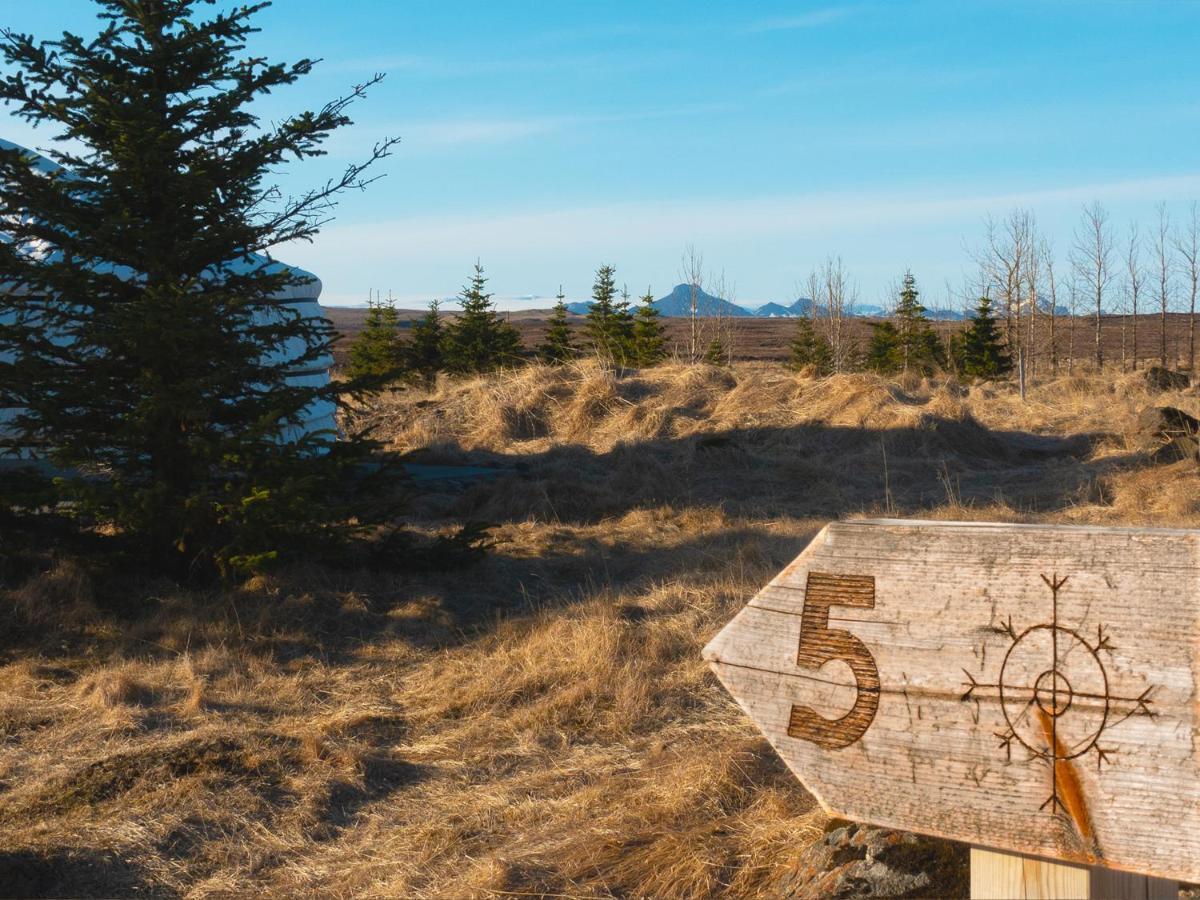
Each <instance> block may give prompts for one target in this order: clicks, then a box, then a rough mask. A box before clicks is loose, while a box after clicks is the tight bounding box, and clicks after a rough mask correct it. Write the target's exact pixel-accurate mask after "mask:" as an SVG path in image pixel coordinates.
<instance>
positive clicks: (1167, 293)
mask: <svg viewBox="0 0 1200 900" xmlns="http://www.w3.org/2000/svg"><path fill="white" fill-rule="evenodd" d="M1170 233H1171V216H1170V214H1169V213H1168V212H1167V204H1165V203H1160V204H1158V228H1157V229H1156V231H1155V232H1154V262H1155V275H1156V276H1157V281H1158V315H1159V319H1158V364H1159V365H1160V366H1163V367H1165V366H1166V365H1167V312H1168V310H1170V308H1171V292H1172V288H1173V284H1172V281H1171V275H1172V274H1173V273H1172V269H1173V265H1172V259H1171V250H1170V247H1169V246H1168V240H1169V235H1170Z"/></svg>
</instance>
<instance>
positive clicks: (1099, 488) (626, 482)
mask: <svg viewBox="0 0 1200 900" xmlns="http://www.w3.org/2000/svg"><path fill="white" fill-rule="evenodd" d="M1151 403H1154V404H1160V405H1162V404H1166V405H1174V406H1178V407H1180V408H1182V409H1185V410H1186V411H1189V412H1192V413H1197V412H1200V409H1198V404H1200V398H1198V397H1197V396H1195V395H1192V394H1188V393H1179V394H1165V395H1161V394H1159V395H1150V394H1148V393H1146V391H1145V388H1144V384H1143V383H1142V382H1141V381H1140V376H1138V375H1130V376H1128V377H1124V376H1121V377H1116V378H1110V379H1107V380H1100V379H1097V378H1096V377H1095V376H1091V375H1080V376H1075V377H1072V378H1059V379H1057V380H1053V381H1048V382H1045V383H1033V384H1031V385H1030V387H1029V392H1028V398H1027V399H1026V401H1025V402H1023V403H1022V402H1021V400H1020V398H1019V397H1018V396H1017V393H1016V390H1015V389H1014V387H1013V386H1012V385H1010V384H972V385H970V386H969V387H963V386H962V385H959V384H957V383H956V382H954V381H953V380H949V379H936V378H935V379H927V378H918V377H912V378H910V379H907V380H906V381H905V382H904V383H903V384H899V383H896V382H891V381H888V380H886V379H883V378H880V377H878V376H874V375H869V374H855V375H838V376H832V377H829V378H821V379H813V378H807V377H804V376H803V375H796V374H795V373H791V372H788V371H786V370H784V369H783V368H782V367H779V366H769V365H747V366H738V367H736V368H734V369H732V370H730V369H723V368H714V367H705V366H691V367H689V366H663V367H659V368H655V369H651V370H646V371H641V372H636V371H621V370H616V369H613V368H612V367H605V366H602V365H600V364H598V363H596V362H595V361H591V360H588V361H582V362H580V363H579V364H578V365H573V366H565V367H559V368H552V367H546V366H530V367H528V368H526V369H522V370H519V371H515V372H506V373H500V374H497V375H494V376H490V377H486V378H475V379H464V380H453V379H446V378H442V379H439V380H438V381H437V383H436V384H435V385H433V386H432V387H431V388H430V389H428V390H424V389H412V390H405V391H402V392H396V393H392V394H388V395H385V396H383V397H380V398H378V400H377V401H373V402H372V403H371V404H370V405H368V406H364V407H362V408H361V409H360V410H359V411H358V413H357V415H356V418H357V422H358V424H374V425H376V426H378V429H379V434H380V436H381V437H385V438H386V439H387V440H388V441H389V442H390V443H391V444H392V446H393V447H394V448H396V449H399V450H403V451H418V450H419V451H421V458H422V459H423V460H425V461H439V462H446V463H468V464H489V463H506V464H512V463H515V462H518V461H519V462H521V463H524V464H525V465H523V466H522V468H521V470H520V472H518V473H516V474H513V475H510V476H508V477H504V478H501V479H499V480H496V481H494V482H491V483H488V484H482V485H478V486H475V487H472V488H469V489H466V490H464V491H461V492H451V491H440V490H438V491H429V492H426V493H424V494H422V495H421V496H419V497H417V498H415V499H414V503H413V508H412V511H411V513H410V516H409V520H410V521H409V525H410V527H412V528H414V529H415V530H418V531H421V532H422V533H425V534H436V533H439V532H440V531H442V530H444V529H445V528H446V527H448V526H449V525H452V524H454V523H455V522H458V521H461V520H462V519H464V518H481V519H486V520H489V521H494V522H496V523H497V527H496V530H495V535H496V537H497V539H498V541H499V544H498V546H497V548H496V549H495V550H494V551H493V553H492V554H491V556H490V557H489V558H488V559H487V560H486V561H485V562H484V563H482V564H481V565H479V566H478V567H475V568H472V569H468V570H461V571H451V572H442V573H429V574H423V575H420V576H415V575H411V574H395V573H387V572H381V573H372V572H364V571H334V570H325V569H317V568H313V567H309V568H296V569H294V570H290V571H287V572H279V573H275V574H273V575H270V576H265V577H260V578H257V579H254V580H252V581H250V582H247V583H246V584H244V585H242V586H241V587H240V588H239V589H237V590H230V591H225V592H221V591H211V592H193V591H187V590H183V589H176V588H164V589H162V590H156V592H155V599H154V602H153V603H149V602H148V604H147V605H148V607H149V608H151V611H150V612H148V613H147V614H146V615H144V616H141V617H139V618H136V619H127V620H121V619H118V618H115V617H113V616H111V615H108V614H106V613H105V612H104V611H103V610H102V609H101V610H97V608H96V606H95V604H94V603H92V601H91V591H90V588H89V586H88V583H87V579H86V576H85V575H84V574H83V573H82V572H81V571H79V570H75V569H72V567H71V566H70V564H68V563H60V564H58V565H57V566H56V567H55V568H54V569H53V570H51V571H50V572H47V573H46V574H45V575H43V576H39V578H37V579H31V580H30V582H29V583H27V584H26V585H24V586H22V588H20V589H19V590H17V591H13V592H11V593H10V594H9V595H8V596H9V602H10V603H11V604H12V608H13V609H18V608H19V609H20V610H22V611H23V612H22V613H21V615H22V616H24V617H25V618H26V619H27V620H29V621H33V620H34V618H36V617H37V616H41V618H40V619H37V621H40V622H42V623H44V627H42V628H41V629H29V630H30V631H31V632H34V633H35V634H36V635H37V636H38V637H39V640H37V641H35V642H34V643H32V644H30V645H29V646H30V647H32V648H34V649H31V650H29V651H28V652H25V651H22V653H23V654H24V655H23V656H19V657H18V658H13V659H11V660H6V661H5V662H6V664H4V665H3V666H0V738H2V739H0V842H3V843H4V845H5V847H6V852H8V853H14V854H16V853H24V854H29V855H30V858H31V859H36V860H50V859H52V856H53V853H54V852H56V851H55V848H62V847H70V848H79V850H80V852H85V851H86V852H88V853H92V852H96V853H111V854H115V855H116V856H117V857H119V858H120V859H121V860H127V861H129V862H128V865H129V866H130V868H129V870H128V872H133V873H134V874H132V875H129V874H128V872H127V875H125V876H121V877H126V878H127V879H132V881H130V880H125V881H122V880H121V879H120V878H118V876H117V875H115V874H108V873H105V872H100V873H99V874H97V875H96V876H95V877H96V878H97V879H98V886H94V885H90V884H89V885H83V886H81V885H80V883H79V882H78V881H76V882H74V883H72V882H70V881H63V882H58V883H50V885H49V887H48V888H47V892H48V893H59V894H66V895H69V894H72V893H80V892H82V887H86V888H88V889H89V890H91V889H92V888H93V887H94V888H95V890H94V891H93V892H94V893H101V894H103V893H110V894H132V893H138V892H142V893H164V894H167V893H178V894H190V895H193V896H203V895H208V894H220V895H228V894H236V893H243V894H244V893H255V894H263V895H271V896H297V895H323V894H337V895H356V896H378V897H391V896H426V897H430V896H462V895H477V896H495V895H503V894H504V893H506V892H507V893H511V894H515V895H538V894H542V893H544V894H559V895H567V896H670V897H709V896H735V897H752V896H770V895H772V894H773V893H774V892H776V891H777V890H779V886H780V885H782V884H793V886H794V883H793V882H792V881H787V880H785V879H791V878H794V877H795V871H796V861H797V860H798V859H799V858H800V855H801V854H802V853H803V851H804V849H805V848H806V847H807V846H808V845H809V844H810V843H811V842H812V841H814V840H816V839H817V838H818V837H819V835H820V834H821V831H822V829H823V827H824V825H825V824H826V823H825V817H824V816H823V814H822V813H821V812H820V810H819V809H817V808H816V806H815V804H814V803H813V801H812V798H811V797H809V796H808V795H807V794H806V793H805V792H804V790H803V789H802V788H801V787H800V786H799V784H798V783H797V782H796V781H795V779H794V778H793V777H792V776H791V775H790V774H789V773H788V772H787V771H786V770H785V769H784V768H783V766H782V765H781V763H780V762H779V760H778V759H777V758H776V757H775V755H774V754H773V752H772V751H771V750H770V748H769V747H768V746H767V744H766V743H765V742H764V741H763V740H762V739H761V738H759V737H757V736H756V733H755V730H754V727H753V725H752V724H751V723H749V722H748V721H747V720H746V718H745V717H744V715H743V714H742V713H741V712H740V711H739V710H738V709H737V707H736V706H735V705H734V704H733V703H732V701H731V700H730V699H729V697H728V696H727V695H726V694H725V692H724V691H723V690H722V689H721V688H720V686H719V685H718V684H717V683H716V681H715V679H714V678H713V677H712V676H711V674H710V673H709V672H708V670H707V669H706V667H705V666H704V664H703V663H702V661H701V660H700V657H699V653H700V649H701V647H702V646H703V645H704V643H705V642H706V640H707V639H708V638H709V637H711V635H712V634H714V633H715V632H716V631H717V629H719V628H720V627H721V626H722V625H723V624H724V623H726V622H727V621H728V620H729V618H730V617H731V616H732V614H733V612H734V611H735V610H736V609H737V608H739V607H740V606H741V605H742V604H743V603H744V602H745V601H746V600H747V599H748V598H749V597H750V596H752V595H753V593H754V592H755V591H756V590H757V589H758V588H760V587H761V586H762V585H763V584H764V583H765V582H766V581H767V580H769V578H770V577H771V576H772V575H773V574H774V573H775V572H777V571H778V569H779V568H780V567H781V566H782V565H783V564H784V563H786V562H787V561H788V560H790V559H791V558H792V557H793V556H794V555H795V553H796V552H798V550H799V549H800V548H801V547H803V546H804V544H805V542H806V541H807V540H808V539H810V538H811V537H812V535H813V534H814V533H815V532H816V530H817V529H818V528H820V527H821V525H822V524H824V523H825V522H826V521H828V520H829V519H832V518H838V517H845V516H853V515H857V514H861V513H864V512H867V513H870V512H886V513H889V514H899V515H914V516H925V517H933V518H943V519H945V518H967V519H972V518H973V519H989V520H1003V521H1059V522H1073V521H1079V522H1097V523H1105V524H1119V523H1138V524H1170V525H1186V526H1195V525H1197V524H1198V523H1200V472H1198V471H1197V468H1196V466H1195V465H1193V464H1190V463H1177V464H1174V465H1171V466H1157V465H1152V464H1150V463H1149V461H1148V460H1147V459H1145V458H1144V457H1142V456H1140V455H1139V454H1137V453H1135V452H1132V451H1131V450H1130V449H1129V447H1128V446H1127V444H1128V442H1127V441H1126V440H1125V438H1124V436H1123V435H1124V434H1125V433H1126V432H1127V431H1129V430H1130V429H1132V427H1133V422H1134V421H1135V418H1136V415H1137V413H1138V412H1139V411H1140V410H1141V409H1142V408H1143V407H1144V406H1145V405H1148V404H1151ZM1082 436H1088V437H1087V439H1086V440H1084V439H1082ZM885 461H886V466H887V476H886V478H885V476H884V472H883V466H884V463H885ZM80 621H85V622H86V627H85V628H82V629H81V628H78V627H77V626H78V624H79V622H80ZM67 625H70V626H71V627H70V628H68V627H66V626H67ZM66 637H69V638H70V639H69V640H67V639H65V638H66ZM14 655H15V653H14ZM34 823H36V828H35V827H33V825H34ZM72 888H74V890H72Z"/></svg>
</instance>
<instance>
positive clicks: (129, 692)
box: [77, 670, 151, 710]
mask: <svg viewBox="0 0 1200 900" xmlns="http://www.w3.org/2000/svg"><path fill="white" fill-rule="evenodd" d="M77 696H78V697H79V699H80V700H81V701H83V702H84V703H86V704H88V705H89V706H92V707H94V708H96V709H99V710H109V709H112V708H113V707H119V706H142V705H145V704H147V703H148V702H149V701H150V699H151V698H150V695H149V692H148V691H147V690H146V687H145V686H144V685H142V684H139V683H138V682H137V681H136V680H134V678H132V677H131V676H130V675H129V674H128V673H127V672H124V671H121V670H116V671H112V670H102V671H99V672H96V673H94V674H92V675H89V676H88V677H86V678H84V679H83V680H82V681H80V683H79V688H78V691H77Z"/></svg>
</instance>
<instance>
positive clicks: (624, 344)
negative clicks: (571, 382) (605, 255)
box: [584, 266, 633, 365]
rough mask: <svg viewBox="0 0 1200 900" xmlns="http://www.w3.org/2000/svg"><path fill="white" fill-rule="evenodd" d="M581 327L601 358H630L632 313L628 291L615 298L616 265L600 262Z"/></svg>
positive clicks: (616, 360)
mask: <svg viewBox="0 0 1200 900" xmlns="http://www.w3.org/2000/svg"><path fill="white" fill-rule="evenodd" d="M584 330H585V331H586V333H587V336H588V343H589V344H590V345H591V348H592V350H593V352H595V353H596V354H597V355H598V356H599V357H600V358H601V359H605V360H608V361H609V362H614V363H617V364H618V365H627V364H628V363H629V362H630V361H631V356H632V350H633V347H632V345H633V316H632V315H631V314H630V312H629V299H628V293H627V292H626V294H625V296H623V298H622V299H621V300H618V299H617V283H616V269H614V268H613V267H612V266H601V267H600V268H599V269H597V270H596V281H595V283H594V284H593V285H592V305H591V307H590V308H589V309H588V314H587V322H586V323H585V325H584Z"/></svg>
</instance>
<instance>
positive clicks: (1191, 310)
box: [1163, 200, 1200, 372]
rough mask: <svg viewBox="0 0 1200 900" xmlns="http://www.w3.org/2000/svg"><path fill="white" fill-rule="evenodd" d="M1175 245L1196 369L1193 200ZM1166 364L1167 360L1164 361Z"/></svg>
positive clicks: (1199, 230)
mask: <svg viewBox="0 0 1200 900" xmlns="http://www.w3.org/2000/svg"><path fill="white" fill-rule="evenodd" d="M1175 247H1176V249H1177V250H1178V251H1179V256H1180V258H1181V260H1182V262H1183V266H1182V269H1183V277H1184V290H1186V291H1187V295H1188V371H1189V372H1195V371H1196V292H1197V289H1200V209H1198V208H1197V206H1196V201H1195V200H1193V201H1192V205H1191V207H1189V209H1188V218H1187V222H1186V224H1185V225H1184V227H1183V230H1182V231H1181V232H1180V233H1179V234H1177V235H1176V236H1175ZM1163 365H1166V361H1165V360H1164V361H1163Z"/></svg>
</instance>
